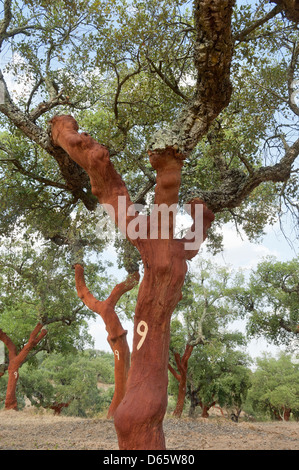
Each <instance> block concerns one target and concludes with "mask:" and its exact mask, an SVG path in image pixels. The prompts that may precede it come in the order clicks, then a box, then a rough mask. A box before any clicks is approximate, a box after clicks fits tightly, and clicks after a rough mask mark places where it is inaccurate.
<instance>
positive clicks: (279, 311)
mask: <svg viewBox="0 0 299 470" xmlns="http://www.w3.org/2000/svg"><path fill="white" fill-rule="evenodd" d="M236 299H237V301H238V303H239V305H240V306H241V308H242V309H243V311H244V313H246V314H247V318H248V323H247V330H248V334H249V336H251V337H252V336H263V337H265V338H266V339H267V340H269V341H271V342H272V343H274V344H277V345H285V346H286V347H287V348H288V349H289V350H291V349H294V350H295V349H296V344H297V342H298V334H299V328H298V325H299V260H298V258H294V259H293V260H291V261H284V262H282V261H278V260H277V259H276V258H274V257H271V258H266V259H264V260H263V261H261V262H260V263H259V264H258V266H257V268H256V269H254V270H253V271H252V272H251V274H250V277H249V280H248V283H247V285H246V282H245V287H244V288H241V289H240V291H239V293H237V294H236Z"/></svg>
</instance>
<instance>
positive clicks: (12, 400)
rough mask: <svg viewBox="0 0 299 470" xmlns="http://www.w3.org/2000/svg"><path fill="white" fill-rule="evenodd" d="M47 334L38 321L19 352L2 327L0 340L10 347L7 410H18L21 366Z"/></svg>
mask: <svg viewBox="0 0 299 470" xmlns="http://www.w3.org/2000/svg"><path fill="white" fill-rule="evenodd" d="M46 334H47V330H45V329H44V327H43V325H42V323H38V324H37V325H36V327H35V328H34V330H33V331H32V333H31V335H30V337H29V341H28V343H27V344H25V346H24V347H23V348H22V349H21V351H20V352H19V353H18V352H17V348H16V346H15V344H14V343H13V342H12V340H11V339H10V338H9V336H8V335H7V334H6V333H4V331H2V330H1V329H0V340H1V341H3V342H4V344H5V346H6V347H7V349H8V359H9V365H8V384H7V391H6V398H5V409H6V410H17V409H18V402H17V397H16V389H17V383H18V378H19V368H20V367H21V365H22V364H23V362H24V361H25V360H26V358H27V356H28V354H29V352H30V351H31V350H32V349H33V348H34V347H35V346H36V345H37V344H38V343H39V342H40V341H41V340H42V338H43V337H44V336H45V335H46Z"/></svg>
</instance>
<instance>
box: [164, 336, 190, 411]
mask: <svg viewBox="0 0 299 470" xmlns="http://www.w3.org/2000/svg"><path fill="white" fill-rule="evenodd" d="M192 351H193V346H191V345H190V344H187V345H186V348H185V352H184V354H183V356H182V357H180V355H179V354H178V353H176V354H175V355H174V357H175V362H176V365H177V368H178V371H179V373H177V372H176V371H175V370H174V369H173V367H172V366H171V365H170V364H168V369H169V370H170V372H171V373H172V375H173V376H174V377H175V378H176V379H177V380H178V382H179V392H178V398H177V403H176V407H175V410H174V412H173V415H174V416H176V417H177V418H180V417H181V416H182V412H183V408H184V403H185V398H186V387H187V370H188V361H189V359H190V356H191V354H192Z"/></svg>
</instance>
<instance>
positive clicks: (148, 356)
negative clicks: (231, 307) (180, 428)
mask: <svg viewBox="0 0 299 470" xmlns="http://www.w3.org/2000/svg"><path fill="white" fill-rule="evenodd" d="M51 125H52V139H53V142H54V144H55V145H59V146H61V147H62V148H63V149H64V150H65V151H67V152H68V154H69V155H70V157H71V158H72V159H73V160H74V161H76V162H77V163H78V164H79V165H80V166H82V167H83V168H84V169H85V170H86V171H87V173H88V175H89V177H90V182H91V186H92V193H93V194H94V195H95V196H97V198H98V200H99V202H100V204H103V205H104V207H105V209H107V208H108V209H109V211H110V212H111V214H112V215H113V214H114V221H115V223H116V225H118V227H119V228H120V229H121V231H122V232H124V231H126V236H127V238H128V239H129V240H130V241H131V242H132V244H133V245H134V246H135V247H136V248H137V249H138V251H139V253H140V255H141V258H142V261H143V266H144V278H143V281H142V283H141V285H140V288H139V293H138V299H137V305H136V310H135V319H134V340H133V352H132V357H131V367H130V370H129V375H128V380H127V388H126V393H125V396H124V398H123V400H122V401H121V403H120V405H119V406H118V408H117V409H116V411H115V414H114V423H115V428H116V431H117V435H118V441H119V447H120V449H125V450H134V449H153V450H154V449H165V439H164V434H163V429H162V422H163V418H164V414H165V411H166V406H167V383H168V359H169V357H168V352H169V338H170V318H171V315H172V312H173V310H174V309H175V307H176V305H177V303H178V301H179V300H180V298H181V288H182V285H183V283H184V279H185V275H186V271H187V263H186V260H187V259H191V258H192V257H193V256H195V255H196V254H197V252H198V249H199V246H197V244H196V245H192V246H194V249H192V250H191V247H189V248H185V243H186V239H185V238H184V239H182V240H175V239H174V238H173V222H174V218H173V217H172V216H171V215H170V216H169V231H168V237H167V236H166V237H165V231H164V232H163V233H162V228H161V223H158V224H157V229H158V230H157V237H152V236H150V237H148V236H147V237H145V238H142V237H137V238H136V237H135V233H134V234H133V233H132V234H131V232H130V230H129V228H130V227H129V226H130V224H131V223H132V222H134V223H135V222H136V218H137V216H138V213H137V212H136V211H134V205H133V203H132V201H131V199H130V196H129V193H128V190H127V188H126V186H125V184H124V182H123V181H122V179H121V177H120V175H119V174H118V173H117V172H116V170H115V168H114V167H113V165H112V163H111V161H110V158H109V152H108V150H107V149H106V148H105V147H103V146H101V145H99V144H98V143H97V142H96V141H94V140H93V139H92V138H91V137H90V136H89V135H87V134H85V133H83V134H79V133H78V124H77V123H76V121H75V120H74V119H73V118H72V117H71V116H56V117H54V118H53V119H52V120H51ZM150 163H151V165H152V167H153V168H154V169H155V170H156V172H157V178H156V188H155V205H156V208H155V209H154V210H153V212H154V213H155V214H156V213H157V210H156V209H157V206H159V205H161V204H164V205H166V206H168V207H169V208H170V207H172V205H173V204H175V205H176V204H177V202H178V191H179V187H180V182H181V168H182V164H183V157H182V155H178V154H177V152H176V150H175V149H173V148H167V149H165V150H164V151H161V152H157V153H151V154H150ZM120 197H121V198H122V200H124V201H125V203H126V209H128V208H129V207H130V209H133V210H132V212H129V211H128V210H125V211H123V210H122V211H119V207H120ZM202 204H203V203H202V201H200V200H197V199H196V200H193V201H191V202H190V205H191V217H192V218H193V221H194V224H193V226H194V225H195V224H196V217H197V216H196V212H197V211H196V208H197V207H199V206H202ZM110 212H109V213H110ZM153 212H152V215H153ZM138 217H139V216H138ZM203 218H204V220H203V238H206V236H207V229H208V228H209V227H210V225H211V222H212V220H213V219H214V216H213V214H212V213H211V211H209V210H208V209H207V208H206V207H205V206H204V207H203ZM145 219H146V220H147V222H151V220H152V219H149V218H147V217H146V216H145ZM143 220H144V219H143ZM160 220H161V219H160ZM193 233H194V232H193ZM147 235H149V233H147ZM193 238H196V236H195V233H194V235H193ZM188 241H190V240H188ZM196 241H197V240H196Z"/></svg>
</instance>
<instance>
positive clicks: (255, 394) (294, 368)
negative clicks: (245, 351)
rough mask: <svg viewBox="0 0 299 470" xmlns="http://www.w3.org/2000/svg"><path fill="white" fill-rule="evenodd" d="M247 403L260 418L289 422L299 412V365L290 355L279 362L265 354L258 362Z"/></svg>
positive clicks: (283, 356) (285, 355)
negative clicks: (266, 417) (265, 417)
mask: <svg viewBox="0 0 299 470" xmlns="http://www.w3.org/2000/svg"><path fill="white" fill-rule="evenodd" d="M256 362H257V368H256V370H255V372H254V374H253V376H252V387H251V389H250V391H249V394H248V402H249V403H250V404H251V406H252V409H253V411H254V412H255V413H257V414H258V415H259V416H261V415H262V416H265V415H266V416H268V417H269V416H270V417H271V418H272V419H278V420H286V421H288V420H289V418H290V415H291V413H292V414H293V416H294V417H295V418H296V419H297V418H298V411H299V396H298V390H299V388H298V380H299V370H298V363H297V361H296V360H294V359H293V358H292V357H291V356H290V355H289V354H286V353H280V354H279V356H278V357H277V358H274V357H271V356H270V355H266V354H264V356H263V357H261V358H258V359H257V360H256Z"/></svg>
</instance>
